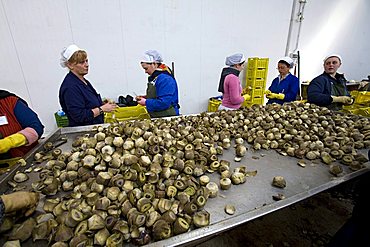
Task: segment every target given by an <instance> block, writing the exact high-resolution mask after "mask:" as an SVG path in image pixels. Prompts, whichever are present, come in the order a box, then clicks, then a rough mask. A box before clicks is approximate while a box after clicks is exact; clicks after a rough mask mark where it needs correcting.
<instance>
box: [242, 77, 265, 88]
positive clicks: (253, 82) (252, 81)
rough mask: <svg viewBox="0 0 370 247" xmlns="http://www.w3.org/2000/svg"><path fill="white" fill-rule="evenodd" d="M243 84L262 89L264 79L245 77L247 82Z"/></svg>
mask: <svg viewBox="0 0 370 247" xmlns="http://www.w3.org/2000/svg"><path fill="white" fill-rule="evenodd" d="M245 86H246V87H250V88H263V89H265V87H266V79H261V78H247V82H246V84H245Z"/></svg>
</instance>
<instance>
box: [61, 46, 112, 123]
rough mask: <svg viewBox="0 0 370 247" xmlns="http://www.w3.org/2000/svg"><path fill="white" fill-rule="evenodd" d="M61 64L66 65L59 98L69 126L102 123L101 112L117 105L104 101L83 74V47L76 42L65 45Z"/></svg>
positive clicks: (85, 67)
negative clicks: (67, 70) (66, 71)
mask: <svg viewBox="0 0 370 247" xmlns="http://www.w3.org/2000/svg"><path fill="white" fill-rule="evenodd" d="M60 65H61V66H62V67H63V68H66V67H67V68H68V69H69V73H68V74H67V75H66V76H65V77H64V80H63V83H62V85H61V86H60V89H59V102H60V105H61V106H62V109H63V111H64V112H65V113H66V116H67V117H68V121H69V126H70V127H72V126H83V125H91V124H102V123H104V112H111V111H113V110H114V109H115V108H116V107H117V105H116V104H111V103H105V104H103V101H102V99H101V97H100V94H98V93H97V92H96V90H95V89H94V87H93V86H92V85H91V83H90V82H89V81H88V80H87V79H86V78H85V75H87V73H88V72H89V62H88V59H87V53H86V51H84V50H82V49H80V48H79V47H77V46H76V45H70V46H68V47H67V48H64V49H63V51H62V53H61V59H60Z"/></svg>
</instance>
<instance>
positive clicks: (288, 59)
mask: <svg viewBox="0 0 370 247" xmlns="http://www.w3.org/2000/svg"><path fill="white" fill-rule="evenodd" d="M279 61H284V62H286V63H287V64H289V68H293V65H294V62H293V59H291V58H290V57H282V58H280V59H279Z"/></svg>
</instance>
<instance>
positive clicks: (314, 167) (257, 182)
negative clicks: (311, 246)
mask: <svg viewBox="0 0 370 247" xmlns="http://www.w3.org/2000/svg"><path fill="white" fill-rule="evenodd" d="M90 130H91V126H87V127H75V128H63V129H58V130H56V131H55V132H54V133H53V134H52V135H50V136H49V137H48V138H47V139H45V140H43V141H42V142H41V143H40V144H39V145H38V146H37V147H36V148H35V149H34V150H33V151H32V153H30V154H29V155H27V156H26V160H27V164H28V165H27V166H26V167H14V168H13V170H12V171H10V172H9V173H8V174H5V175H2V176H0V184H1V186H0V189H1V193H3V192H4V191H6V190H8V189H9V187H8V186H7V185H6V184H7V181H8V180H9V179H12V177H13V175H14V174H15V172H16V171H17V170H24V169H25V168H27V167H29V166H30V165H34V164H32V158H33V155H34V153H35V152H37V151H38V150H40V149H42V145H43V144H44V143H45V142H47V141H53V140H56V139H57V138H58V137H60V136H66V137H68V142H67V143H65V144H64V145H62V146H61V147H60V148H61V149H62V150H63V151H67V150H70V149H71V143H72V141H73V139H74V138H75V137H76V136H78V135H83V134H86V133H89V131H90ZM247 146H248V145H247ZM362 152H365V150H362ZM219 159H226V160H229V161H232V162H231V168H232V169H233V168H235V167H238V166H241V165H245V166H246V167H247V170H248V171H254V170H257V175H256V176H254V177H248V178H247V181H246V182H245V183H244V184H241V185H232V187H231V188H230V189H229V190H226V191H222V190H220V191H219V195H218V197H216V198H210V199H208V202H207V204H206V207H205V209H206V210H207V211H208V212H209V213H210V215H211V221H210V225H209V226H207V227H203V228H199V229H195V230H192V231H189V232H187V233H183V234H181V235H177V236H173V237H171V238H169V239H166V240H162V241H158V242H153V243H151V244H149V246H177V245H187V244H191V243H194V242H197V241H201V240H202V239H203V240H204V239H206V238H209V237H211V236H212V235H216V234H219V233H221V232H224V231H227V230H229V229H231V228H233V227H236V226H238V225H241V224H243V223H245V222H248V221H251V220H253V219H256V218H258V217H261V216H263V215H266V214H269V213H272V212H274V211H276V210H279V209H281V208H284V207H287V206H289V205H291V204H294V203H296V202H299V201H302V200H304V199H306V198H308V197H311V196H313V195H315V194H317V193H320V192H322V191H325V190H327V189H329V188H332V187H334V186H336V185H338V184H341V183H343V182H345V181H348V180H351V179H353V178H355V177H357V176H359V175H361V174H363V173H365V172H368V171H369V169H370V168H369V164H368V163H366V164H365V168H363V169H361V170H358V171H355V172H353V171H351V170H350V169H349V167H347V166H344V165H343V170H344V172H343V174H342V176H339V177H334V176H333V175H332V174H330V173H329V167H328V166H327V165H325V164H323V163H322V162H320V161H318V160H317V161H314V162H312V161H308V160H306V162H307V165H306V167H301V166H299V165H298V164H297V161H298V159H296V158H292V157H289V156H282V155H280V154H278V153H277V152H276V151H274V150H259V151H252V149H251V148H249V150H248V152H247V155H246V156H245V157H243V158H242V160H241V161H240V162H235V161H234V149H233V148H231V149H229V150H227V151H225V152H224V154H223V155H222V156H220V157H219ZM34 166H37V165H34ZM209 176H210V177H211V181H214V182H218V180H219V174H216V173H213V174H209ZM274 176H283V177H284V178H285V180H286V181H287V186H286V188H284V189H280V188H276V187H273V186H272V185H271V182H272V179H273V177H274ZM37 179H38V174H37V173H35V172H33V173H31V174H30V179H29V180H28V181H26V182H24V184H26V185H27V186H30V184H31V182H33V181H35V180H37ZM278 193H282V194H284V196H285V199H284V200H281V201H274V200H273V198H272V196H273V195H277V194H278ZM42 199H43V198H42ZM226 204H233V205H234V206H235V208H236V213H235V214H234V215H232V216H230V215H227V214H226V213H225V212H224V206H225V205H226ZM38 211H42V203H39V207H38ZM3 241H4V240H3V239H2V241H0V243H2V242H3ZM27 244H28V245H27V246H32V245H35V246H36V245H38V246H46V245H47V244H46V242H42V241H40V242H36V243H33V242H32V240H28V241H27Z"/></svg>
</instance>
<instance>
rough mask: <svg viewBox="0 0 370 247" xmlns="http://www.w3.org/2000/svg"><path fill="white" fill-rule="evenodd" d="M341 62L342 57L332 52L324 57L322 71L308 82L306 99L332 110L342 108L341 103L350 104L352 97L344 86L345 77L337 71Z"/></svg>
mask: <svg viewBox="0 0 370 247" xmlns="http://www.w3.org/2000/svg"><path fill="white" fill-rule="evenodd" d="M341 64H342V58H341V57H340V56H339V55H337V54H332V55H329V56H327V57H326V58H325V59H324V73H322V74H321V75H319V76H317V77H316V78H315V79H313V80H312V81H311V82H310V85H308V88H307V101H308V102H309V103H313V104H316V105H319V106H325V107H327V108H329V109H330V110H333V111H338V110H341V109H342V108H343V105H350V104H352V103H353V101H354V100H353V99H352V98H351V97H350V94H349V92H348V90H347V86H346V82H347V80H346V78H344V75H343V74H340V73H337V70H338V69H339V67H340V66H341Z"/></svg>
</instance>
